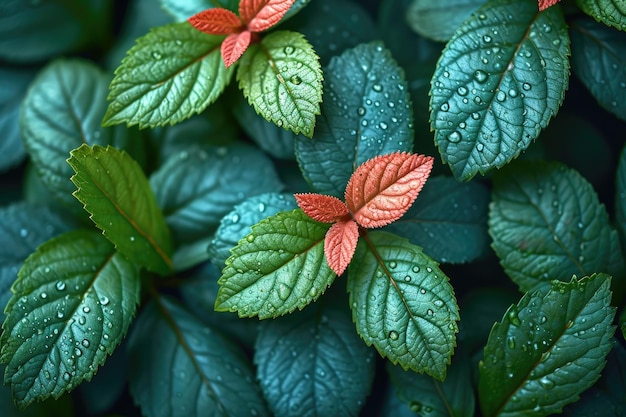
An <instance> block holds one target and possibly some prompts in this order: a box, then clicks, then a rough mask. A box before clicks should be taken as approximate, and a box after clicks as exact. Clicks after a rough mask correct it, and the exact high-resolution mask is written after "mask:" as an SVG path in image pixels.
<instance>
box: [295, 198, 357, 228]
mask: <svg viewBox="0 0 626 417" xmlns="http://www.w3.org/2000/svg"><path fill="white" fill-rule="evenodd" d="M294 197H296V202H297V203H298V206H300V208H301V209H302V211H304V213H305V214H306V215H307V216H309V217H310V218H312V219H313V220H315V221H318V222H323V223H335V222H338V221H340V220H342V218H345V217H346V216H348V215H349V213H348V207H346V205H345V204H344V203H343V201H341V200H340V199H338V198H337V197H333V196H330V195H323V194H313V193H306V194H294Z"/></svg>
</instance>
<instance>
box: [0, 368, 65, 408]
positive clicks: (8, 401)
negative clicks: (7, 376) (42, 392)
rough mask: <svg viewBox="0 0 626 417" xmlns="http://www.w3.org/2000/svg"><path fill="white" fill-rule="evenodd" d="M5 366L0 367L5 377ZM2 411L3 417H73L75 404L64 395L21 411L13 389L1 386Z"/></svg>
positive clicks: (0, 405)
mask: <svg viewBox="0 0 626 417" xmlns="http://www.w3.org/2000/svg"><path fill="white" fill-rule="evenodd" d="M4 369H5V368H4V366H0V374H2V375H4ZM0 409H1V410H2V411H3V413H4V414H3V417H58V416H65V417H73V416H74V415H75V414H74V404H73V402H72V398H71V397H70V396H69V395H62V396H61V397H60V398H59V399H53V398H50V399H48V400H46V401H42V402H40V403H34V404H31V405H30V407H28V408H27V409H25V410H20V409H19V408H18V407H17V405H16V404H15V402H14V401H13V397H12V396H11V387H10V386H8V385H0Z"/></svg>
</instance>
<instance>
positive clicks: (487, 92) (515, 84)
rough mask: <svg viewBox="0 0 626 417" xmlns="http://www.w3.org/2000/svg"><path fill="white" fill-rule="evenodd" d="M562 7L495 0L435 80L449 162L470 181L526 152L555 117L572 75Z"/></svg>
mask: <svg viewBox="0 0 626 417" xmlns="http://www.w3.org/2000/svg"><path fill="white" fill-rule="evenodd" d="M568 55H569V36H568V33H567V26H566V24H565V21H564V20H563V15H562V13H561V9H560V8H559V7H550V8H549V9H547V10H545V11H543V12H541V13H538V10H537V1H536V0H489V1H488V2H487V3H485V5H484V6H483V7H481V8H480V9H478V10H477V11H476V12H474V13H473V14H472V16H471V17H470V18H469V19H467V20H466V21H465V22H464V23H463V24H462V25H461V27H459V29H458V30H457V31H456V33H455V34H454V36H453V37H452V39H451V40H450V42H448V44H447V45H446V48H445V49H444V51H443V53H442V55H441V57H440V59H439V62H438V63H437V68H436V70H435V74H434V75H433V78H432V81H431V90H430V94H431V100H430V107H431V114H430V123H431V127H432V129H434V130H435V143H436V144H437V146H438V147H439V151H440V152H441V156H442V159H443V161H444V162H445V163H447V164H450V169H451V170H452V172H453V174H454V176H455V177H457V178H459V179H462V180H469V179H470V178H472V177H473V176H474V175H476V174H477V173H481V174H484V173H486V172H487V171H489V170H491V169H492V168H500V167H502V166H503V165H505V164H506V163H508V162H509V161H511V160H512V159H514V158H515V157H517V156H518V155H519V153H520V152H521V151H522V150H524V149H526V148H527V147H528V145H530V143H531V142H532V141H533V140H534V139H536V138H537V136H538V135H539V132H540V131H541V129H542V128H544V127H546V126H547V125H548V121H549V120H550V118H551V117H552V116H554V115H555V114H556V113H557V111H558V108H559V106H560V105H561V103H562V101H563V96H564V93H565V90H566V88H567V83H568V79H569V60H568Z"/></svg>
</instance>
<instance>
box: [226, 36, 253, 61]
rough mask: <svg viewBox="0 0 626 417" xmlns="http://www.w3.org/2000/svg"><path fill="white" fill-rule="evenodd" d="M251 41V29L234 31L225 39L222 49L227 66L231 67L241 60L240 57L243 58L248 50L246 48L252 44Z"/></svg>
mask: <svg viewBox="0 0 626 417" xmlns="http://www.w3.org/2000/svg"><path fill="white" fill-rule="evenodd" d="M251 42H252V33H251V32H250V31H249V30H244V31H242V32H239V33H233V34H232V35H228V37H227V38H226V39H224V42H222V46H221V48H220V51H221V53H222V59H224V65H225V66H226V68H228V67H230V66H231V65H233V64H234V63H235V62H236V61H237V60H239V58H241V56H242V55H243V53H244V52H246V49H248V46H250V43H251Z"/></svg>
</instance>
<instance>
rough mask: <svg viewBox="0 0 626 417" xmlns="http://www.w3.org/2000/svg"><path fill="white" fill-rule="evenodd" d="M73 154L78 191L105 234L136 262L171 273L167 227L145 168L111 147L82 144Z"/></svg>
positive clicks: (72, 164) (77, 195)
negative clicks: (145, 174)
mask: <svg viewBox="0 0 626 417" xmlns="http://www.w3.org/2000/svg"><path fill="white" fill-rule="evenodd" d="M71 155H72V156H71V157H70V158H69V159H68V160H67V163H68V164H69V165H70V166H71V167H72V169H74V171H75V172H76V174H75V175H73V176H72V178H71V180H72V182H73V183H74V184H75V185H76V188H77V189H76V191H75V192H74V196H75V197H76V198H77V199H78V200H79V201H80V202H81V203H83V205H84V207H85V210H86V211H87V212H88V213H89V214H90V218H91V220H93V222H94V223H95V224H96V226H98V228H99V229H101V230H102V233H103V234H104V235H105V236H106V237H107V239H109V240H110V241H111V242H112V243H113V244H114V245H115V247H116V248H117V250H119V251H120V252H121V253H123V254H124V256H126V257H127V258H128V259H130V260H131V261H132V262H135V263H137V264H139V265H141V266H144V267H146V268H147V269H149V270H151V271H154V272H158V273H159V274H161V275H166V274H168V273H169V272H171V270H172V261H171V253H172V242H171V238H170V233H169V229H168V227H167V225H166V223H165V219H164V218H163V213H162V212H161V210H160V209H159V206H158V205H157V203H156V200H155V199H154V194H153V193H152V190H151V189H150V184H149V183H148V180H147V178H146V177H145V176H144V174H143V171H142V169H141V167H140V166H139V165H138V164H137V163H136V162H135V161H134V160H133V159H132V158H131V157H130V156H128V154H127V153H126V152H124V151H119V150H117V149H115V148H112V147H110V146H108V147H106V148H103V147H101V146H98V145H94V146H93V147H90V146H87V145H81V146H80V147H79V148H78V149H75V150H73V151H72V152H71Z"/></svg>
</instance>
